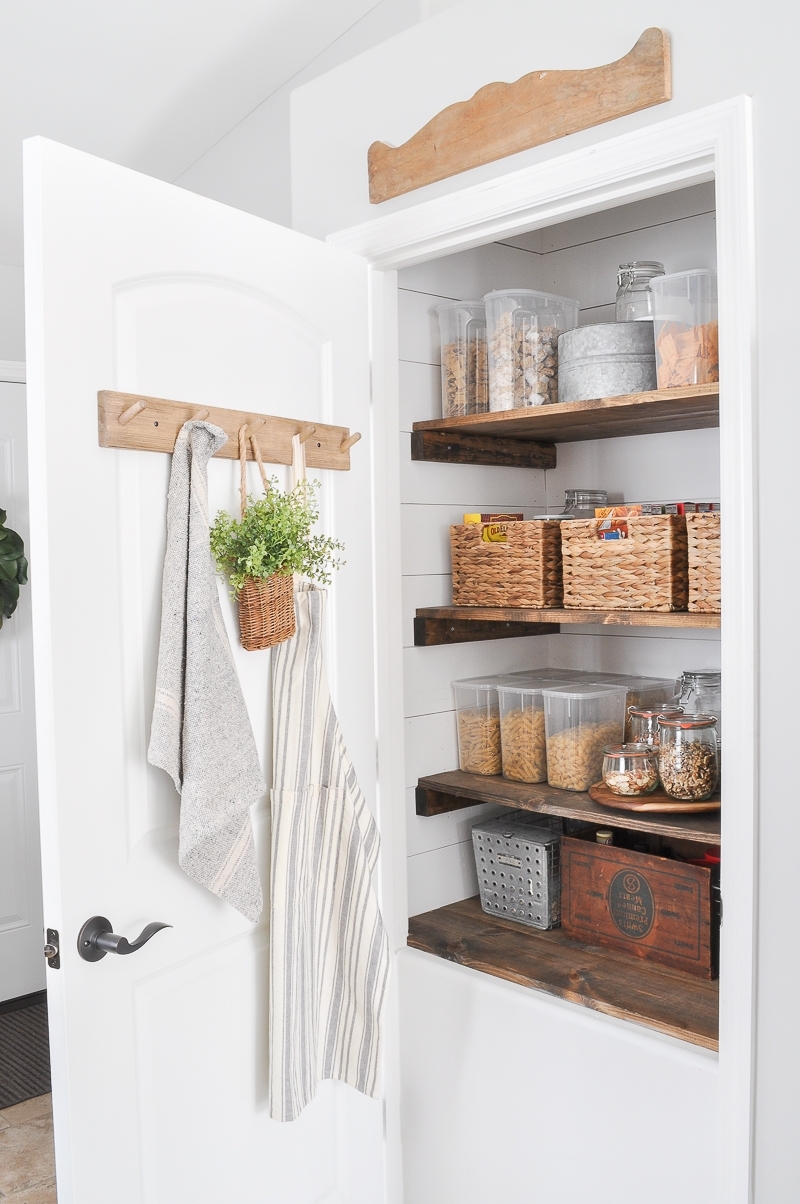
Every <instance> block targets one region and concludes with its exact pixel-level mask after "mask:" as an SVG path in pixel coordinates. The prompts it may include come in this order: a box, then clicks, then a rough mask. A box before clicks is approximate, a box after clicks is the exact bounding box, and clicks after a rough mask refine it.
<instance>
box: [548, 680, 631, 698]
mask: <svg viewBox="0 0 800 1204" xmlns="http://www.w3.org/2000/svg"><path fill="white" fill-rule="evenodd" d="M576 687H579V683H578V682H576V683H575V685H572V684H570V685H567V686H548V687H547V689H546V693H548V694H557V695H558V697H559V698H569V699H570V701H574V700H577V701H579V702H584V701H586V700H587V699H591V698H607V697H608V695H609V694H627V692H628V691H627V688H626V687H625V686H617V685H614V684H612V683H611V682H609V684H608V685H606V686H604V685H602V684H600V683H598V684H597V685H595V684H594V683H592V682H587V683H586V687H585V688H584V689H583V690H581V689H580V688H576Z"/></svg>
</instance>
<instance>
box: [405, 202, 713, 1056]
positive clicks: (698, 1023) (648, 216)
mask: <svg viewBox="0 0 800 1204" xmlns="http://www.w3.org/2000/svg"><path fill="white" fill-rule="evenodd" d="M632 260H656V261H660V262H662V263H663V264H664V266H665V269H666V272H667V273H675V272H681V271H684V270H688V269H692V268H709V269H716V214H715V190H714V184H713V182H704V183H700V184H695V185H693V186H691V187H686V188H683V189H680V190H677V191H671V192H663V193H661V194H660V195H657V196H653V197H650V198H648V199H645V200H638V201H635V202H633V203H629V204H624V205H619V206H618V207H615V208H609V209H605V210H603V211H601V212H597V213H594V214H591V215H589V216H583V217H579V218H576V219H573V220H570V221H564V222H560V223H559V224H556V225H550V226H547V227H545V228H542V229H537V230H534V231H532V232H530V233H526V234H521V235H516V236H514V237H509V238H503V239H501V240H500V241H497V242H490V243H486V244H485V245H482V246H478V247H475V248H473V249H470V250H465V251H461V252H459V253H457V254H453V255H450V256H447V257H445V258H439V259H434V260H429V261H427V262H424V263H421V264H418V265H417V266H414V267H409V268H404V269H402V270H400V271H399V272H398V288H399V292H398V313H399V320H398V337H399V360H400V363H399V403H400V407H399V408H400V430H399V439H400V466H401V527H402V551H401V559H402V613H403V646H404V647H403V665H404V723H405V798H406V837H407V879H408V915H409V917H410V918H412V917H420V916H424V917H425V920H424V922H421V921H417V920H416V919H411V924H410V931H411V936H410V941H409V943H410V944H412V946H414V947H415V948H417V949H422V950H425V951H427V952H430V953H433V954H437V955H438V956H443V957H448V958H450V959H451V960H456V961H458V960H462V961H463V962H464V963H465V964H467V965H469V964H473V965H477V962H478V960H480V962H481V964H480V968H481V969H482V970H484V972H487V973H492V974H495V975H496V976H498V977H501V978H506V979H510V980H512V981H516V982H519V983H522V984H523V985H530V986H532V987H534V988H535V989H540V990H545V991H549V992H550V993H552V994H559V995H561V996H562V998H564V997H566V998H570V999H572V1001H573V1002H575V1003H576V1005H577V1004H579V1003H583V1004H585V1005H588V1006H592V1007H598V1008H599V1010H601V1011H603V1010H604V1011H606V1012H607V1013H608V1014H611V1015H615V1016H618V1017H620V1018H623V1019H631V1020H633V1021H634V1022H636V1023H639V1024H644V1025H646V1026H649V1027H651V1028H656V1029H659V1030H660V1031H662V1032H667V1033H670V1034H671V1035H673V1036H683V1037H684V1038H685V1039H686V1040H688V1041H690V1042H692V1043H693V1044H696V1045H702V1046H705V1047H706V1048H711V1049H714V1048H716V1047H717V1006H718V1001H717V983H716V982H715V981H708V980H704V979H703V978H694V979H693V978H692V976H690V975H688V974H682V975H681V974H679V973H677V972H674V971H667V972H665V971H664V970H663V968H662V967H658V966H656V967H654V966H653V965H652V963H648V962H645V961H641V960H640V959H637V958H635V957H632V956H630V955H622V954H613V953H609V954H605V953H602V952H597V951H595V953H593V954H592V955H591V956H592V957H594V961H593V962H592V963H591V966H590V967H589V969H590V971H591V976H593V981H594V985H593V988H592V990H593V993H594V994H595V996H596V997H595V998H594V999H592V1000H590V999H589V998H588V997H586V998H582V997H581V992H580V990H575V989H573V990H572V992H571V993H570V991H568V990H566V988H565V986H564V983H565V982H566V981H567V980H568V979H569V971H570V968H571V966H572V965H580V966H583V965H584V962H582V961H581V958H584V961H585V956H588V955H586V952H585V950H582V949H580V948H579V947H578V946H575V947H574V948H573V949H572V950H570V949H569V948H568V949H567V954H566V955H565V956H564V957H563V958H562V961H561V962H560V963H559V964H558V965H556V964H555V962H554V961H553V958H554V957H555V959H556V961H558V956H560V955H559V954H558V950H557V949H555V947H554V946H553V943H552V941H551V943H550V946H548V950H547V952H546V957H545V960H547V959H548V958H549V959H550V963H551V970H550V981H545V978H546V977H547V976H546V975H544V976H543V975H542V974H540V975H539V976H538V977H537V972H536V971H535V970H533V969H531V963H530V960H529V959H528V957H527V952H526V951H529V950H530V949H532V948H533V946H532V945H531V942H536V941H541V940H542V939H543V938H550V937H551V936H552V934H549V933H546V934H539V933H537V932H536V931H535V930H533V929H530V928H523V927H522V926H517V928H518V931H514V930H513V926H511V925H509V924H508V923H507V922H506V923H505V924H504V925H498V928H497V932H496V934H495V942H494V948H495V951H496V956H494V957H492V956H487V955H486V943H485V942H484V944H483V945H482V946H481V956H480V959H478V958H477V955H476V959H475V960H474V961H473V962H470V958H469V940H468V939H467V938H466V935H464V934H462V933H461V932H460V928H459V925H460V924H461V923H462V919H463V918H462V917H461V916H460V914H459V912H458V909H457V907H455V908H454V905H458V904H459V903H461V902H462V901H464V900H468V899H473V898H474V897H475V896H476V895H477V894H478V881H477V876H476V871H475V859H474V854H473V844H472V839H471V829H472V827H473V826H474V825H475V824H476V823H478V822H479V821H480V820H482V819H485V818H487V817H490V816H495V815H500V814H503V813H504V808H503V806H502V805H501V804H502V803H503V802H504V801H507V800H506V799H504V780H503V779H502V778H490V779H489V778H487V779H486V783H487V784H486V785H484V786H482V784H481V782H480V781H476V782H475V783H474V789H475V797H477V798H480V796H481V794H484V795H485V796H486V801H480V802H478V803H476V805H474V806H467V807H465V806H464V805H463V803H464V800H463V798H462V799H461V800H460V805H459V807H458V809H454V810H450V811H443V812H442V813H439V814H420V813H419V811H420V810H422V811H424V810H425V809H426V807H425V804H424V799H423V800H422V803H421V802H420V796H421V794H422V795H424V793H425V787H420V782H421V780H422V779H426V780H428V782H427V785H428V786H430V782H429V779H430V778H431V777H432V776H435V775H438V774H442V773H446V772H447V771H452V770H455V769H457V768H458V764H459V758H458V747H457V727H456V714H455V709H454V700H453V690H452V683H453V682H454V681H457V680H459V679H462V678H470V677H475V676H478V675H481V674H501V673H509V672H516V671H519V670H522V669H526V668H543V667H549V668H563V669H578V670H587V671H597V672H598V673H609V674H613V673H627V674H635V675H646V676H652V677H658V678H674V679H678V678H680V676H681V673H682V672H684V671H712V672H713V671H716V672H718V671H719V670H720V630H719V616H709V615H697V616H694V617H693V616H691V615H687V614H680V615H676V614H674V613H666V614H662V615H661V616H660V617H657V616H654V615H653V614H652V613H651V614H647V615H643V616H642V620H641V622H642V625H639V622H638V621H637V620H636V619H635V618H634V619H632V620H631V621H630V624H629V625H626V624H620V623H617V622H611V623H609V624H603V623H600V622H597V623H581V622H571V621H570V622H560V630H557V629H555V628H552V627H551V628H549V629H545V633H543V634H536V635H530V636H521V637H516V638H493V639H481V638H475V637H474V636H471V635H470V634H469V631H468V624H466V625H464V624H462V625H461V626H460V628H459V632H451V635H450V636H449V637H448V636H446V635H443V634H442V628H441V627H440V628H439V633H440V635H439V637H437V636H436V635H435V625H434V624H430V623H427V625H426V620H425V614H424V612H426V611H430V609H431V608H439V607H447V606H449V605H450V601H451V576H450V574H451V560H450V537H449V528H450V525H451V524H458V523H461V522H462V521H463V515H464V514H465V513H466V512H474V511H510V512H522V513H523V515H524V518H525V519H530V518H533V517H534V516H535V515H540V514H543V513H554V512H557V511H561V510H563V508H564V493H565V490H567V489H575V488H585V489H602V490H606V491H607V493H608V500H609V502H610V503H611V502H627V503H632V502H674V501H678V500H680V501H683V500H687V501H688V500H691V501H693V502H719V498H720V444H719V429H718V427H717V426H706V427H704V428H703V429H672V430H666V431H662V432H661V433H643V434H627V435H625V436H623V437H611V438H596V437H586V438H579V439H576V440H574V441H570V442H559V441H558V438H557V437H556V439H555V442H556V444H557V463H556V466H555V467H553V468H547V469H544V468H531V467H507V466H504V465H503V466H501V465H486V464H475V463H463V462H462V463H458V462H453V463H447V462H446V459H447V457H446V453H442V457H441V459H440V460H439V462H436V463H432V462H425V461H420V460H415V459H412V452H411V440H412V430H413V426H414V424H415V423H419V422H422V421H425V420H433V419H439V418H441V415H442V385H441V374H440V336H439V324H438V320H437V315H436V308H437V306H439V305H440V304H442V303H443V302H445V301H448V300H462V301H466V300H476V299H477V300H480V298H481V297H483V296H484V295H485V294H486V293H487V292H489V291H492V290H495V289H503V288H510V287H518V288H530V289H536V290H541V291H545V292H549V293H555V294H558V295H561V296H565V297H571V298H574V299H576V300H577V301H578V302H579V303H580V317H579V325H585V324H589V323H596V322H613V321H614V299H615V293H616V288H617V269H618V267H619V265H620V264H622V263H625V262H629V261H632ZM634 424H635V419H634ZM632 429H635V425H634V426H633V428H632ZM590 434H591V432H590ZM420 612H423V614H422V615H420ZM415 618H416V619H417V625H416V642H415ZM432 633H434V634H432ZM437 638H443V639H447V638H453V639H454V642H441V643H438V642H436V640H437ZM423 641H427V646H425V644H424V643H423ZM507 785H508V783H505V786H507ZM563 793H564V794H565V796H567V795H568V794H569V792H563ZM491 799H494V800H497V801H488V800H491ZM570 802H571V801H570V799H569V798H568V797H565V810H564V811H563V812H562V814H564V815H568V814H569V806H570ZM427 809H428V810H433V809H435V806H433V807H431V806H428V808H427ZM617 818H618V817H617ZM694 818H695V822H694V823H692V817H688V816H680V817H679V818H678V819H673V818H671V817H670V816H668V815H663V814H662V815H653V816H651V817H650V819H649V822H648V821H647V820H643V818H642V816H639V815H637V816H636V822H637V823H639V825H640V830H643V831H645V832H649V833H651V834H659V833H660V834H662V835H667V836H669V835H670V834H671V835H672V836H673V837H676V838H679V837H680V836H681V835H683V836H689V837H691V838H692V839H695V840H697V838H698V836H700V837H701V838H700V840H699V843H698V849H700V848H702V847H703V845H705V846H713V844H714V843H715V842H716V843H719V836H718V835H716V836H715V832H716V833H718V832H719V816H718V814H717V815H715V816H713V817H708V816H702V817H701V816H697V817H694ZM615 822H616V821H615V816H614V815H613V814H612V813H609V816H608V819H607V821H606V826H608V827H609V828H613V827H614V826H615ZM714 825H716V827H715V826H714ZM702 833H704V834H702ZM489 919H490V918H489V917H483V920H484V921H486V922H487V923H488V922H489ZM462 935H464V939H463V940H462V939H461V937H462ZM560 939H561V942H562V946H563V941H564V938H560ZM526 942H527V944H526ZM556 943H557V942H556ZM475 948H476V949H477V946H475ZM554 949H555V952H554ZM573 955H574V956H573ZM576 959H577V960H576ZM587 965H588V963H587ZM584 968H585V966H584ZM659 975H660V977H659ZM604 976H605V977H604ZM654 976H655V977H654ZM623 980H624V981H623ZM604 983H605V984H606V985H605V986H604ZM573 987H574V983H573ZM604 991H605V996H604ZM670 991H671V992H672V996H671V997H670V1000H668V1001H667V1004H664V1005H663V1006H662V1004H663V998H662V999H660V1000H659V1001H658V1002H656V1003H655V1004H654V1005H653V1006H652V1007H651V1008H650V1011H649V1013H648V1009H647V1004H646V1003H644V1002H643V1000H645V999H646V998H647V997H648V995H649V996H653V995H656V996H658V995H661V996H662V997H663V996H664V995H665V994H666V995H669V993H670ZM624 999H627V1000H628V1001H629V1002H628V1005H627V1006H625V1005H624V1004H623V1002H622V1001H623V1000H624Z"/></svg>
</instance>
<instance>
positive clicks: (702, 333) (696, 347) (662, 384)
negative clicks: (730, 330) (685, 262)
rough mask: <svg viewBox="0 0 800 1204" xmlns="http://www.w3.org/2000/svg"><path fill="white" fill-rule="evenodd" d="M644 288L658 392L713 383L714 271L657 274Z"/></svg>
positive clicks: (715, 369)
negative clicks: (648, 292) (649, 294)
mask: <svg viewBox="0 0 800 1204" xmlns="http://www.w3.org/2000/svg"><path fill="white" fill-rule="evenodd" d="M650 287H651V288H652V290H653V332H654V334H655V347H656V374H657V378H658V387H659V389H674V388H680V387H681V386H683V385H707V384H713V383H714V381H718V380H719V328H718V324H717V274H716V272H712V271H711V270H710V269H708V268H695V269H694V270H693V271H691V272H676V273H675V274H674V275H672V276H657V277H656V278H655V279H654V280H652V281H651V283H650Z"/></svg>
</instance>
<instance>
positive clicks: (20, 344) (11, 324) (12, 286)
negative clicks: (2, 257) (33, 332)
mask: <svg viewBox="0 0 800 1204" xmlns="http://www.w3.org/2000/svg"><path fill="white" fill-rule="evenodd" d="M24 359H25V292H24V286H23V281H22V268H21V267H17V266H16V265H15V264H7V263H0V360H24Z"/></svg>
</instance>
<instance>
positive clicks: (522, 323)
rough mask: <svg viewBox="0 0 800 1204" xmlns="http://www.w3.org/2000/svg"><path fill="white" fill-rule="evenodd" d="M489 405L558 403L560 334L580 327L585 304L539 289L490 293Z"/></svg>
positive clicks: (500, 407)
mask: <svg viewBox="0 0 800 1204" xmlns="http://www.w3.org/2000/svg"><path fill="white" fill-rule="evenodd" d="M483 300H484V303H485V305H486V327H487V338H488V344H489V408H490V409H491V410H515V409H522V408H524V407H526V406H540V405H550V404H552V403H553V402H556V401H558V336H559V335H560V334H563V333H564V331H566V330H572V329H573V328H574V327H575V326H577V325H578V313H579V311H580V305H579V304H578V302H577V301H572V300H571V299H570V298H569V297H557V296H554V295H553V294H551V293H539V292H536V291H535V290H534V289H528V288H519V289H499V290H498V291H496V292H493V293H487V294H486V296H485V297H484V298H483Z"/></svg>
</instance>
